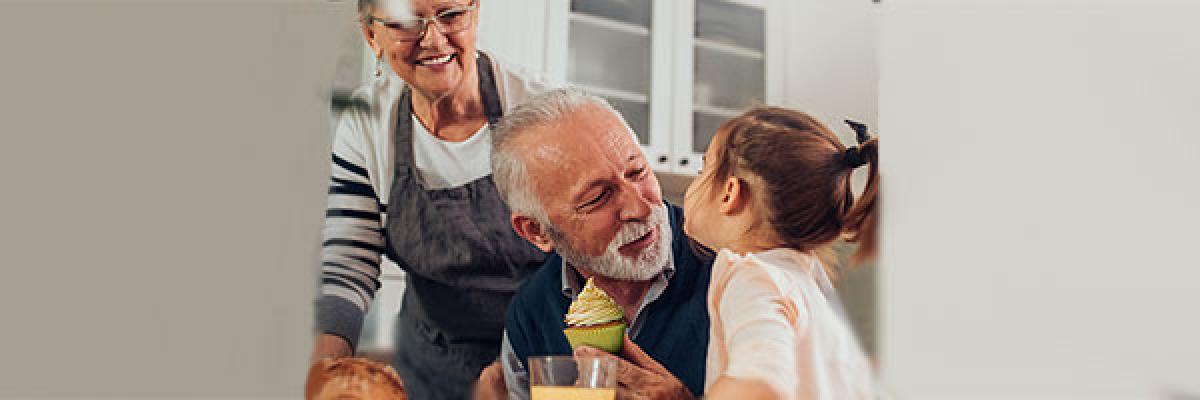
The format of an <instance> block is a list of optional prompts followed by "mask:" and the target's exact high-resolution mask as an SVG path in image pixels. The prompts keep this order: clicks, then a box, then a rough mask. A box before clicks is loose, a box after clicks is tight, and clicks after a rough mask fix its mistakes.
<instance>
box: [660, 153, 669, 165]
mask: <svg viewBox="0 0 1200 400" xmlns="http://www.w3.org/2000/svg"><path fill="white" fill-rule="evenodd" d="M667 160H668V158H667V156H662V155H660V156H658V163H659V164H666V163H667Z"/></svg>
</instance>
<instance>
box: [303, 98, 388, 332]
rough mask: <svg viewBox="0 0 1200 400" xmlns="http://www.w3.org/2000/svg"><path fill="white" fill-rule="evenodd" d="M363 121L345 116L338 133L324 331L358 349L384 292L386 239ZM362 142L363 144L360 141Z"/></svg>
mask: <svg viewBox="0 0 1200 400" xmlns="http://www.w3.org/2000/svg"><path fill="white" fill-rule="evenodd" d="M363 138H365V135H363V133H362V130H361V125H360V124H359V123H356V122H355V121H354V119H353V118H351V117H350V116H343V117H342V118H341V119H340V120H339V122H338V125H337V128H336V130H335V134H334V143H333V152H332V156H331V159H330V170H331V174H330V182H329V195H328V201H327V208H326V210H325V228H324V231H323V242H322V243H321V295H320V297H319V298H318V300H317V307H316V321H317V329H318V330H319V331H320V332H321V333H330V334H334V335H337V336H340V337H342V338H343V339H346V342H348V343H350V346H351V348H356V347H357V344H358V343H357V342H358V337H359V334H360V332H361V330H362V324H363V318H364V317H365V316H366V312H367V308H368V306H369V305H370V304H371V300H372V299H373V298H374V296H375V292H376V291H377V290H379V286H380V284H379V275H380V270H379V266H380V257H381V254H382V253H383V247H384V239H383V227H382V224H381V218H380V213H381V211H382V210H381V208H382V207H381V206H380V204H379V196H378V195H377V193H376V190H375V188H374V187H373V186H372V185H371V180H370V176H369V173H368V170H367V168H366V164H367V163H366V157H365V156H364V153H363V152H362V151H361V148H362V147H363V146H362V145H363V143H358V142H361V141H362V140H364V139H363ZM356 141H358V142H356Z"/></svg>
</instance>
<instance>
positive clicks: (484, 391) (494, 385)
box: [475, 361, 508, 400]
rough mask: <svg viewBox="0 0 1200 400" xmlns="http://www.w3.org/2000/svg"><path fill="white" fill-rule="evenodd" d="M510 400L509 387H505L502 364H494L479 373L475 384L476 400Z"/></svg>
mask: <svg viewBox="0 0 1200 400" xmlns="http://www.w3.org/2000/svg"><path fill="white" fill-rule="evenodd" d="M507 398H508V387H506V386H505V385H504V369H503V367H501V366H500V362H499V361H497V362H493V363H492V365H488V366H487V368H484V369H483V372H480V373H479V381H478V382H475V400H504V399H507Z"/></svg>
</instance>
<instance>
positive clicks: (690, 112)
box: [672, 0, 783, 175]
mask: <svg viewBox="0 0 1200 400" xmlns="http://www.w3.org/2000/svg"><path fill="white" fill-rule="evenodd" d="M678 7H679V10H678V12H677V15H678V16H679V17H678V18H679V19H680V22H679V23H678V24H677V25H676V33H675V35H676V43H681V45H679V46H676V47H675V52H674V54H675V60H676V68H675V69H676V72H677V74H676V75H675V77H674V78H673V82H674V87H675V98H676V99H677V100H676V101H675V103H674V106H675V107H674V116H675V122H676V123H675V127H674V129H673V130H672V132H673V133H674V134H673V137H672V153H673V154H674V156H675V160H676V162H675V164H674V165H673V167H672V171H673V172H675V173H679V174H685V175H695V174H696V172H697V171H698V170H699V169H700V167H701V162H702V155H703V154H704V151H705V149H706V148H707V147H708V142H709V141H710V140H711V139H712V137H713V134H714V133H715V132H716V130H717V128H718V127H719V126H720V125H721V124H722V123H723V122H725V121H727V120H729V119H730V118H733V117H735V116H737V115H738V114H741V113H742V112H743V111H744V110H746V109H747V108H749V107H752V106H755V105H762V104H778V103H779V100H780V98H781V97H782V96H781V94H782V88H780V87H778V85H776V86H773V87H768V85H767V82H781V81H782V69H783V68H781V62H782V59H783V57H782V54H783V53H782V52H781V51H779V50H780V47H781V43H779V42H780V40H781V36H780V35H778V34H774V31H776V30H778V29H780V24H779V21H778V18H780V17H779V16H780V13H779V12H776V11H777V10H776V8H778V6H777V5H776V1H773V0H757V1H748V0H696V1H694V2H681V3H679V5H678Z"/></svg>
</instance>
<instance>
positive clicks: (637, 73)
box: [546, 0, 673, 170]
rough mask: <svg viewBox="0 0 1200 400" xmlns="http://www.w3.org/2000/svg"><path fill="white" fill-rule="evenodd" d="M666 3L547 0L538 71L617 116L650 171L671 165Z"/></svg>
mask: <svg viewBox="0 0 1200 400" xmlns="http://www.w3.org/2000/svg"><path fill="white" fill-rule="evenodd" d="M672 8H673V4H672V2H665V1H652V0H549V1H548V8H547V13H546V14H547V24H548V25H547V34H546V39H547V40H546V42H547V46H546V60H547V61H546V72H547V74H548V75H549V76H550V77H551V79H561V80H563V81H566V82H568V83H570V84H572V85H575V86H578V87H580V88H583V89H584V90H586V91H588V92H590V93H592V94H595V95H598V96H601V97H603V98H605V99H606V100H608V101H609V103H611V104H612V105H613V107H614V108H616V109H617V111H619V112H620V113H621V115H622V116H624V118H625V120H626V122H628V123H629V126H630V128H631V129H632V130H633V131H634V133H635V134H636V135H637V137H638V143H639V144H641V146H642V148H643V150H645V152H646V155H647V157H649V158H650V161H651V164H652V165H653V166H654V168H655V169H656V170H669V168H670V166H671V164H672V159H671V157H670V156H671V154H670V153H671V142H670V141H671V136H670V134H669V133H667V132H670V129H671V124H672V121H671V112H670V106H669V105H670V103H671V95H672V92H671V86H670V82H669V80H668V79H667V77H668V76H669V74H670V73H671V66H672V63H671V55H670V50H669V49H670V39H671V32H672V28H671V25H672V22H673V17H672V14H671V12H672Z"/></svg>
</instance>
